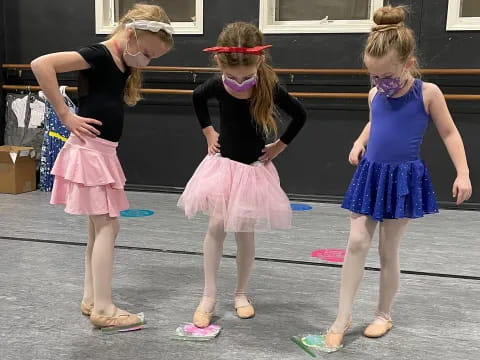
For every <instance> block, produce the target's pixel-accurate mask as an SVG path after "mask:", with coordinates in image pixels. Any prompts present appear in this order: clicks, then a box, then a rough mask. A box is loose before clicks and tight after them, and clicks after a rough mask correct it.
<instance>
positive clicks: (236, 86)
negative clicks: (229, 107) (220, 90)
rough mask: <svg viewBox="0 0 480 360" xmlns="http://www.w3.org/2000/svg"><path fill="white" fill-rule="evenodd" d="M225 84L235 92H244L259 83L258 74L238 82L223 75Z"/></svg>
mask: <svg viewBox="0 0 480 360" xmlns="http://www.w3.org/2000/svg"><path fill="white" fill-rule="evenodd" d="M222 80H223V84H224V85H225V86H227V87H228V88H229V89H230V90H232V91H234V92H243V91H247V90H249V89H251V88H252V87H254V86H255V85H257V76H256V75H254V76H252V77H251V78H248V79H247V80H245V81H243V82H242V83H238V82H237V81H236V80H233V79H230V78H229V77H227V76H225V75H222Z"/></svg>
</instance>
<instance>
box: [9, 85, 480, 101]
mask: <svg viewBox="0 0 480 360" xmlns="http://www.w3.org/2000/svg"><path fill="white" fill-rule="evenodd" d="M2 89H3V90H11V91H15V90H21V91H40V90H41V88H40V86H28V85H3V86H2ZM66 90H67V91H69V92H74V91H77V87H75V86H69V87H67V88H66ZM140 91H141V93H143V94H162V95H191V94H192V92H193V90H182V89H140ZM290 94H291V95H292V96H296V97H299V98H307V99H308V98H309V99H366V98H368V93H333V92H330V93H320V92H290ZM445 99H447V100H480V94H479V95H477V94H445Z"/></svg>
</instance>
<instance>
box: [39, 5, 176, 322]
mask: <svg viewBox="0 0 480 360" xmlns="http://www.w3.org/2000/svg"><path fill="white" fill-rule="evenodd" d="M172 34H173V28H172V26H171V25H170V21H169V19H168V16H167V14H166V13H165V11H164V10H163V9H162V8H160V7H158V6H153V5H136V6H135V7H134V8H133V9H132V10H130V11H129V12H128V13H127V14H126V15H125V16H124V17H123V18H122V19H121V20H120V21H119V24H118V26H117V28H116V29H115V31H114V32H113V34H112V35H111V37H110V38H109V39H108V40H107V41H105V42H103V43H100V44H95V45H91V46H87V47H84V48H82V49H80V50H79V51H76V52H61V53H54V54H49V55H45V56H42V57H40V58H38V59H36V60H34V61H33V62H32V70H33V71H34V73H35V76H36V78H37V80H38V82H39V84H40V86H41V87H42V90H43V91H44V92H45V94H46V96H47V97H48V99H49V101H50V102H51V103H52V105H53V107H54V109H55V111H56V113H57V114H58V116H59V118H60V119H61V121H62V122H63V123H64V124H65V125H66V126H67V127H68V129H69V130H70V131H71V133H72V135H71V137H70V138H69V140H68V141H67V143H66V144H65V146H64V147H63V149H62V150H61V152H60V154H59V156H58V158H57V160H56V162H55V165H54V167H53V169H52V174H53V175H55V182H54V186H53V192H52V197H51V203H52V204H63V205H65V211H66V212H67V213H69V214H76V215H88V218H89V231H88V244H87V249H86V254H85V285H84V293H83V300H82V303H81V306H80V308H81V311H82V313H83V314H84V315H87V316H89V317H90V320H91V322H92V323H93V324H94V325H95V326H96V327H99V328H109V329H110V328H111V329H113V330H117V329H118V330H123V329H126V328H135V327H138V326H142V325H143V323H144V318H143V314H137V315H134V314H130V313H128V312H127V311H125V310H121V309H119V308H117V307H116V306H115V305H114V304H113V302H112V270H113V252H114V245H115V239H116V237H117V234H118V231H119V222H118V216H119V215H120V211H121V210H125V209H128V206H129V205H128V201H127V198H126V196H125V192H124V184H125V176H124V174H123V171H122V167H121V165H120V163H119V161H118V158H117V146H118V141H119V139H120V137H121V134H122V127H123V117H124V113H123V101H125V103H127V104H128V105H131V106H133V105H135V104H136V103H137V101H138V100H139V99H140V92H139V90H140V86H141V79H140V72H139V70H138V68H139V67H143V66H147V65H148V63H149V62H150V60H151V59H153V58H158V57H160V56H162V55H164V54H165V53H167V52H168V51H169V50H170V48H171V47H172V45H173V39H172ZM75 70H79V71H80V73H79V74H80V75H79V83H78V95H79V113H78V115H76V114H74V113H72V112H70V111H69V110H68V107H67V106H66V104H65V103H64V100H63V96H62V95H61V94H60V91H59V88H58V81H57V76H56V73H61V72H67V71H75Z"/></svg>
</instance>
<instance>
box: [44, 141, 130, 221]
mask: <svg viewBox="0 0 480 360" xmlns="http://www.w3.org/2000/svg"><path fill="white" fill-rule="evenodd" d="M117 146H118V143H115V142H111V141H108V140H104V139H100V138H85V142H82V141H81V140H80V139H79V138H78V137H77V136H75V135H74V134H72V135H71V136H70V138H69V139H68V141H67V142H66V144H65V146H64V147H63V148H62V150H61V151H60V153H59V154H58V157H57V160H56V161H55V164H54V166H53V169H52V174H53V175H55V180H54V184H53V190H52V197H51V200H50V203H51V204H63V205H65V212H67V213H69V214H75V215H104V214H108V215H109V216H110V217H117V216H119V215H120V211H122V210H125V209H128V207H129V204H128V200H127V197H126V195H125V191H124V185H125V175H124V173H123V170H122V166H121V165H120V162H119V160H118V157H117Z"/></svg>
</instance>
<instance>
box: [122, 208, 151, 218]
mask: <svg viewBox="0 0 480 360" xmlns="http://www.w3.org/2000/svg"><path fill="white" fill-rule="evenodd" d="M153 214H154V212H153V211H152V210H143V209H128V210H124V211H122V212H120V215H121V216H123V217H143V216H151V215H153Z"/></svg>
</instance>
